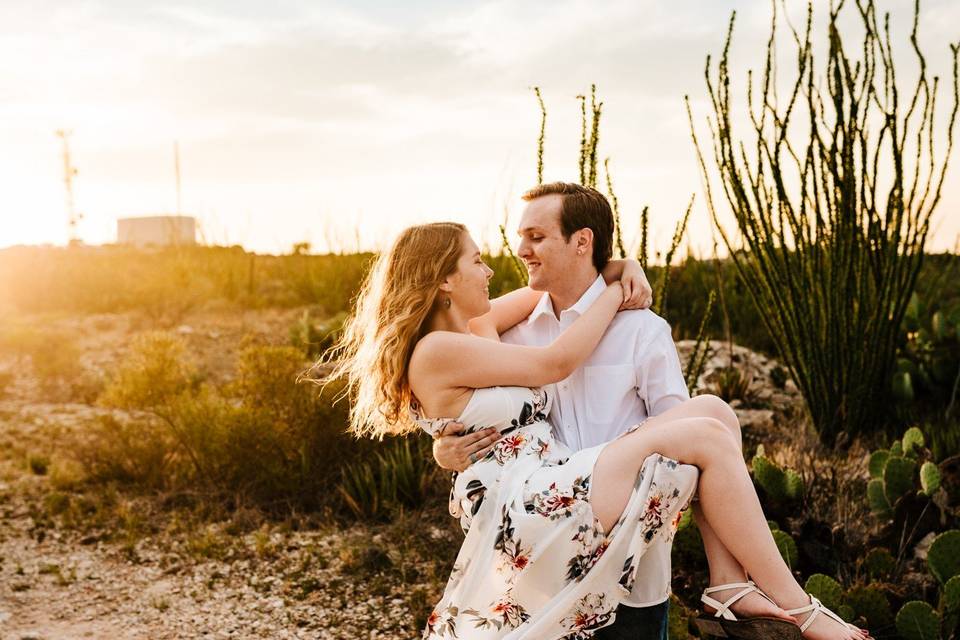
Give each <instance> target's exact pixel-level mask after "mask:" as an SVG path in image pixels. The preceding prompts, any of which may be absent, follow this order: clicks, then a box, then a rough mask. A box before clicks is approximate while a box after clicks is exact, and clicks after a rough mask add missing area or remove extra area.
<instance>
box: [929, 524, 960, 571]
mask: <svg viewBox="0 0 960 640" xmlns="http://www.w3.org/2000/svg"><path fill="white" fill-rule="evenodd" d="M927 566H929V567H930V573H932V574H933V577H934V578H936V579H937V580H939V581H940V584H946V582H947V581H948V580H950V578H952V577H954V576H956V575H958V574H960V531H958V530H956V529H953V530H951V531H947V532H945V533H941V534H940V535H938V536H937V537H936V538H935V539H934V541H933V544H931V545H930V550H929V551H928V552H927Z"/></svg>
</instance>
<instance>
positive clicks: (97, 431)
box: [74, 415, 175, 489]
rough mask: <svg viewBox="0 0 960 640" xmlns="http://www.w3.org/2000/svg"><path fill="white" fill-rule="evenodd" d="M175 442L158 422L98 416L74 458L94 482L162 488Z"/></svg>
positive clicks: (89, 426)
mask: <svg viewBox="0 0 960 640" xmlns="http://www.w3.org/2000/svg"><path fill="white" fill-rule="evenodd" d="M174 448H175V443H174V441H173V439H172V438H170V436H169V434H168V433H167V432H166V431H165V430H163V428H162V426H161V424H160V422H159V421H158V420H120V419H118V418H116V417H114V416H110V415H105V416H100V417H99V418H98V419H97V420H96V421H94V422H93V423H91V424H89V425H88V426H87V429H86V430H85V433H84V436H83V438H82V439H81V440H80V442H78V444H77V447H76V448H75V451H74V455H75V456H76V457H77V459H78V461H79V462H80V464H81V465H82V467H83V470H84V473H85V474H86V475H87V476H88V477H89V478H90V479H91V480H93V481H100V482H120V483H131V484H136V485H139V486H141V487H144V488H147V489H165V488H167V485H168V482H167V480H168V478H167V467H168V462H172V460H170V459H171V458H172V456H171V454H170V452H171V451H173V450H174Z"/></svg>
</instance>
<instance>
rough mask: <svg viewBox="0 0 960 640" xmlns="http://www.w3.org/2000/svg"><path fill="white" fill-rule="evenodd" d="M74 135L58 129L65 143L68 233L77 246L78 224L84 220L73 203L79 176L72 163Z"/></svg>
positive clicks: (68, 131)
mask: <svg viewBox="0 0 960 640" xmlns="http://www.w3.org/2000/svg"><path fill="white" fill-rule="evenodd" d="M72 133H73V131H72V130H70V129H58V130H57V131H56V134H57V137H59V138H60V139H61V140H62V141H63V186H64V188H65V189H66V196H67V232H68V239H69V242H70V244H76V243H78V242H79V241H80V239H79V238H78V237H77V223H78V222H80V220H81V219H82V218H83V214H81V213H77V211H76V209H75V208H74V203H73V177H74V176H75V175H77V170H76V168H75V167H74V166H73V164H72V163H71V162H70V140H69V138H70V135H71V134H72Z"/></svg>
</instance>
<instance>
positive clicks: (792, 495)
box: [784, 469, 803, 500]
mask: <svg viewBox="0 0 960 640" xmlns="http://www.w3.org/2000/svg"><path fill="white" fill-rule="evenodd" d="M784 473H785V476H786V492H787V498H789V499H790V500H799V499H800V498H802V497H803V478H801V477H800V474H799V473H797V472H796V471H794V470H793V469H787V470H786V471H785V472H784Z"/></svg>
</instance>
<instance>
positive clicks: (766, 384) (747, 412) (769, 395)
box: [677, 340, 803, 430]
mask: <svg viewBox="0 0 960 640" xmlns="http://www.w3.org/2000/svg"><path fill="white" fill-rule="evenodd" d="M695 344H696V341H694V340H681V341H679V342H677V351H678V353H679V355H680V362H681V363H683V365H684V366H686V365H687V362H688V361H689V360H690V355H691V353H692V352H693V348H694V345H695ZM730 347H731V345H730V344H729V343H727V342H724V341H721V340H710V341H709V342H708V344H707V349H708V351H707V358H706V363H705V365H704V368H703V371H702V372H701V373H700V375H699V376H698V377H697V380H696V383H695V384H694V388H693V395H698V394H703V393H713V394H716V395H719V396H721V397H723V394H722V393H721V390H720V388H719V384H718V380H719V378H720V376H721V374H722V373H723V371H724V370H725V369H727V368H729V367H733V368H734V369H736V370H737V371H739V372H740V374H741V375H742V376H746V377H747V378H748V379H749V385H748V388H747V393H746V395H745V397H743V398H738V399H733V398H724V399H725V400H727V401H728V402H730V406H731V407H733V409H734V411H736V412H737V415H738V416H739V418H740V424H741V426H742V427H743V428H745V429H758V430H767V429H769V428H770V427H772V426H773V421H774V420H775V416H776V414H779V413H792V412H794V411H796V410H797V409H799V408H801V407H802V404H803V399H802V397H801V396H800V392H799V390H798V389H797V386H796V384H794V382H793V380H792V379H790V378H789V373H788V372H787V369H786V367H784V366H783V365H781V364H780V363H779V362H778V361H777V360H776V359H774V358H771V357H768V356H765V355H763V354H762V353H758V352H756V351H752V350H750V349H748V348H746V347H742V346H740V345H737V344H734V345H732V347H733V348H732V351H731V348H730ZM777 369H779V373H780V375H781V376H782V377H785V378H786V381H785V383H784V384H783V386H782V387H778V386H777V384H776V382H775V380H776V374H775V373H774V371H775V370H777Z"/></svg>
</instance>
